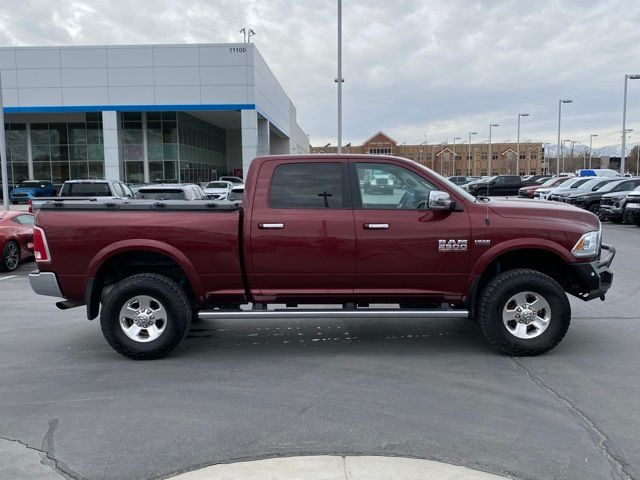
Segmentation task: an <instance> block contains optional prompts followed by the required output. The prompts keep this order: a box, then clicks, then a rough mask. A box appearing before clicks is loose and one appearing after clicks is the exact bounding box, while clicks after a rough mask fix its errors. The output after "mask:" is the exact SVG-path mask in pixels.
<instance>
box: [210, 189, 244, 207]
mask: <svg viewBox="0 0 640 480" xmlns="http://www.w3.org/2000/svg"><path fill="white" fill-rule="evenodd" d="M243 199H244V184H241V185H234V186H233V188H232V189H231V191H230V192H229V195H227V198H225V199H224V200H220V201H218V202H216V203H218V204H220V205H234V206H236V207H238V206H240V205H241V204H242V200H243Z"/></svg>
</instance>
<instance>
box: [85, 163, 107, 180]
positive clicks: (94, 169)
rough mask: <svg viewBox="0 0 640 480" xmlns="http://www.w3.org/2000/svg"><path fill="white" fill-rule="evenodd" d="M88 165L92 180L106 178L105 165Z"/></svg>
mask: <svg viewBox="0 0 640 480" xmlns="http://www.w3.org/2000/svg"><path fill="white" fill-rule="evenodd" d="M88 165H89V177H90V178H104V163H102V162H89V164H88Z"/></svg>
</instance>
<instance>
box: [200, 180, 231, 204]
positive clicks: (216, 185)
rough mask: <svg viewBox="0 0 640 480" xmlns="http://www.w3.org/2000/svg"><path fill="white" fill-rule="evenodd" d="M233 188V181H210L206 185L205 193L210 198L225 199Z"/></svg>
mask: <svg viewBox="0 0 640 480" xmlns="http://www.w3.org/2000/svg"><path fill="white" fill-rule="evenodd" d="M232 188H233V183H231V182H227V181H224V180H216V181H214V182H209V183H207V185H206V186H205V187H204V193H206V194H207V198H209V199H210V200H225V199H226V198H227V195H229V192H230V191H231V189H232Z"/></svg>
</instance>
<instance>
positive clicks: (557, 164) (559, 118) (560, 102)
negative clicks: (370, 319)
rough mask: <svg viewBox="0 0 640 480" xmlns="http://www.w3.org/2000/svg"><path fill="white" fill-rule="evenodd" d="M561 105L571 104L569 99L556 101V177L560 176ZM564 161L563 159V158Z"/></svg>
mask: <svg viewBox="0 0 640 480" xmlns="http://www.w3.org/2000/svg"><path fill="white" fill-rule="evenodd" d="M563 103H573V100H571V99H568V98H567V99H562V98H561V99H560V100H558V155H557V156H556V175H557V176H560V124H561V122H562V104H563ZM563 160H564V158H563Z"/></svg>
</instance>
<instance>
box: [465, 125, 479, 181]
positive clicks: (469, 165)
mask: <svg viewBox="0 0 640 480" xmlns="http://www.w3.org/2000/svg"><path fill="white" fill-rule="evenodd" d="M477 134H478V132H469V153H468V154H467V176H468V177H470V176H471V135H477Z"/></svg>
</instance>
